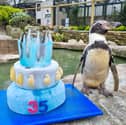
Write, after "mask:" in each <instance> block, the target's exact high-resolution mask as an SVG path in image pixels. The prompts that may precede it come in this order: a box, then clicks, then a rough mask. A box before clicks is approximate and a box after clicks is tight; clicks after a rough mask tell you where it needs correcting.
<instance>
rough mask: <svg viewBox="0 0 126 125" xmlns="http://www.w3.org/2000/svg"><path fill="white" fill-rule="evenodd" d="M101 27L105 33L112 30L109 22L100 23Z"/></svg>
mask: <svg viewBox="0 0 126 125" xmlns="http://www.w3.org/2000/svg"><path fill="white" fill-rule="evenodd" d="M102 27H103V29H104V30H106V31H109V30H111V29H112V26H111V24H110V23H109V22H107V21H104V22H103V23H102Z"/></svg>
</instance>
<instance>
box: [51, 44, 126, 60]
mask: <svg viewBox="0 0 126 125" xmlns="http://www.w3.org/2000/svg"><path fill="white" fill-rule="evenodd" d="M85 46H86V44H78V43H77V44H69V43H65V42H54V43H53V47H54V48H58V49H70V50H79V51H82V50H83V49H84V48H85ZM109 46H110V48H111V49H112V53H113V55H114V56H119V57H123V58H126V46H118V45H109Z"/></svg>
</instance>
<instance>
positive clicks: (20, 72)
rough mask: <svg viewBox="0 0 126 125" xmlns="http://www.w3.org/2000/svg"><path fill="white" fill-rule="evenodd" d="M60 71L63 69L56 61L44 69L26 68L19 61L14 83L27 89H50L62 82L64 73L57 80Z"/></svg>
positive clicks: (16, 65) (15, 70)
mask: <svg viewBox="0 0 126 125" xmlns="http://www.w3.org/2000/svg"><path fill="white" fill-rule="evenodd" d="M59 70H61V67H59V65H58V63H57V62H56V61H54V60H52V61H51V64H50V65H49V66H47V67H43V68H39V67H35V68H25V67H24V66H22V65H21V64H20V62H19V61H18V62H16V63H15V64H14V72H15V73H14V74H15V78H16V81H14V82H15V83H16V84H17V85H18V86H19V87H21V88H25V89H43V88H49V87H52V86H54V85H55V84H56V83H57V80H60V78H61V76H62V73H61V74H59V76H60V78H58V79H57V78H56V75H57V72H58V71H59ZM10 75H11V74H10ZM12 75H13V74H12ZM12 81H13V79H12Z"/></svg>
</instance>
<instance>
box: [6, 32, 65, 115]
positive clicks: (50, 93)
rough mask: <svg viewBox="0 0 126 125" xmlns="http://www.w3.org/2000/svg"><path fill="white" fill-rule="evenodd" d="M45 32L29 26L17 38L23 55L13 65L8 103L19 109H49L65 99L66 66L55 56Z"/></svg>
mask: <svg viewBox="0 0 126 125" xmlns="http://www.w3.org/2000/svg"><path fill="white" fill-rule="evenodd" d="M43 34H44V35H43ZM43 34H42V33H40V32H39V31H36V32H35V31H34V32H32V31H31V30H29V31H28V32H27V33H24V34H23V35H22V37H21V38H20V39H19V40H18V50H19V55H20V59H19V61H17V62H16V63H15V64H14V65H13V66H12V67H11V69H10V79H11V80H12V84H11V85H10V86H9V87H8V89H7V103H8V106H9V108H10V109H11V110H12V111H14V112H16V113H20V114H40V113H46V112H48V111H51V110H53V109H55V108H57V107H59V106H60V105H61V104H63V103H64V101H65V87H64V83H63V82H62V81H61V77H62V75H63V70H62V68H61V67H60V66H59V64H58V63H57V62H56V61H55V60H52V44H53V43H52V39H51V34H50V33H49V32H46V33H43Z"/></svg>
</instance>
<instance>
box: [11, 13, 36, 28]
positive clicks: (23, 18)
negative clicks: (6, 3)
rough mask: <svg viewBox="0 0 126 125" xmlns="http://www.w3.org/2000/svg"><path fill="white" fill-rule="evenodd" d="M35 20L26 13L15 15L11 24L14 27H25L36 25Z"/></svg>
mask: <svg viewBox="0 0 126 125" xmlns="http://www.w3.org/2000/svg"><path fill="white" fill-rule="evenodd" d="M34 22H35V21H34V19H33V18H32V17H31V16H29V15H28V14H26V13H24V12H20V13H15V14H14V15H13V16H12V18H11V19H10V20H9V24H10V25H11V26H14V27H20V28H21V29H24V27H25V26H26V25H28V24H34Z"/></svg>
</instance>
